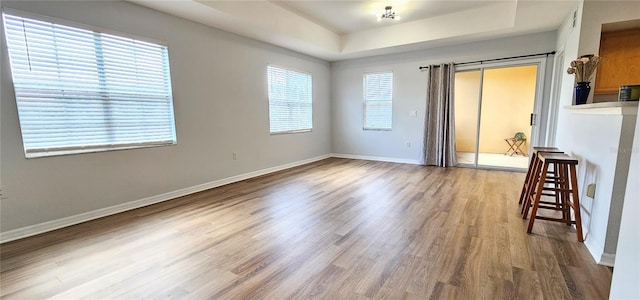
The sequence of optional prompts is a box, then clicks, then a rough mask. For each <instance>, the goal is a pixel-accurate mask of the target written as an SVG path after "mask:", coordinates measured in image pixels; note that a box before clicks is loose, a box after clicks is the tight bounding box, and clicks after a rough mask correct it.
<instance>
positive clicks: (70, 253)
mask: <svg viewBox="0 0 640 300" xmlns="http://www.w3.org/2000/svg"><path fill="white" fill-rule="evenodd" d="M523 179H524V174H521V173H510V172H500V171H488V170H473V169H460V168H449V169H444V168H435V167H423V166H416V165H408V164H395V163H383V162H371V161H359V160H348V159H337V158H332V159H326V160H323V161H319V162H316V163H312V164H308V165H304V166H301V167H297V168H293V169H289V170H285V171H282V172H278V173H274V174H270V175H266V176H262V177H258V178H254V179H251V180H246V181H242V182H238V183H234V184H230V185H227V186H223V187H219V188H216V189H212V190H208V191H205V192H201V193H197V194H194V195H190V196H186V197H182V198H179V199H175V200H172V201H167V202H163V203H160V204H156V205H152V206H148V207H145V208H141V209H137V210H133V211H129V212H125V213H121V214H117V215H113V216H110V217H106V218H102V219H98V220H94V221H91V222H87V223H83V224H79V225H76V226H72V227H68V228H64V229H60V230H57V231H53V232H49V233H45V234H42V235H39V236H35V237H31V238H27V239H23V240H19V241H15V242H11V243H6V244H3V245H2V246H1V249H0V250H1V257H0V258H1V260H0V266H1V274H0V275H1V281H0V284H1V285H0V289H1V292H0V293H1V296H2V297H3V298H13V299H40V298H49V297H51V298H55V299H77V298H92V299H98V298H99V299H114V298H117V299H136V298H179V299H183V298H188V299H202V298H213V299H254V298H256V299H288V298H292V299H300V298H322V299H369V298H370V299H383V298H384V299H401V298H404V299H429V298H431V299H570V298H573V299H606V298H607V296H608V294H609V285H610V282H611V271H610V270H609V269H608V268H607V267H603V266H599V265H597V264H595V262H594V261H593V259H592V258H591V256H590V255H589V253H588V251H587V249H586V248H585V246H584V245H583V244H581V243H578V242H576V238H575V232H574V231H573V230H572V229H571V228H570V227H568V226H566V225H563V224H561V223H555V222H545V221H536V224H535V227H534V234H532V235H527V234H526V232H525V227H526V224H525V221H523V220H522V219H521V218H520V215H519V207H518V204H517V202H518V196H519V193H520V189H521V186H522V181H523ZM587 238H588V237H587Z"/></svg>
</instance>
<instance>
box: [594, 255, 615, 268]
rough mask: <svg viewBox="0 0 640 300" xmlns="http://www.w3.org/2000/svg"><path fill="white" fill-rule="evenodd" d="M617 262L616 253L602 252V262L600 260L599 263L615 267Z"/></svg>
mask: <svg viewBox="0 0 640 300" xmlns="http://www.w3.org/2000/svg"><path fill="white" fill-rule="evenodd" d="M615 262H616V255H615V254H611V253H602V256H601V257H600V262H598V264H599V265H603V266H607V267H613V265H614V263H615Z"/></svg>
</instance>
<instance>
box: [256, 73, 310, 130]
mask: <svg viewBox="0 0 640 300" xmlns="http://www.w3.org/2000/svg"><path fill="white" fill-rule="evenodd" d="M269 68H276V69H281V70H285V71H291V72H296V73H300V74H304V75H308V76H309V83H310V84H311V91H310V93H309V95H310V105H311V106H310V107H311V116H310V118H311V120H310V121H311V122H310V124H311V127H309V128H303V129H293V130H283V131H275V132H272V131H271V97H270V95H269ZM265 73H266V76H267V89H266V90H267V118H268V119H269V135H281V134H295V133H304V132H312V131H313V74H312V73H311V72H307V71H302V70H299V69H295V68H289V67H283V66H281V65H275V64H268V65H267V68H266V72H265Z"/></svg>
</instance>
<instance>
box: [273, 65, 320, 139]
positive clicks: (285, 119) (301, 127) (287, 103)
mask: <svg viewBox="0 0 640 300" xmlns="http://www.w3.org/2000/svg"><path fill="white" fill-rule="evenodd" d="M267 79H268V80H267V81H268V86H269V130H270V132H271V133H285V132H300V131H310V130H311V128H312V126H313V122H312V115H313V113H312V106H313V105H312V99H311V98H312V83H311V82H312V80H311V74H306V73H300V72H296V71H292V70H287V69H282V68H277V67H272V66H268V67H267Z"/></svg>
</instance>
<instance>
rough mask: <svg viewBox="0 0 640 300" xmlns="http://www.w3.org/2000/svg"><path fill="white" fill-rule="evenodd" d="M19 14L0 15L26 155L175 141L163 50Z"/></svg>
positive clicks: (169, 86) (166, 55)
mask: <svg viewBox="0 0 640 300" xmlns="http://www.w3.org/2000/svg"><path fill="white" fill-rule="evenodd" d="M20 15H21V13H20V14H19V15H18V14H15V15H14V14H13V12H11V13H10V14H7V13H3V17H4V26H5V27H4V28H5V35H6V39H7V46H8V49H9V60H10V63H11V73H12V76H13V85H14V89H15V94H16V102H17V107H18V116H19V119H20V129H21V131H22V140H23V145H24V150H25V156H26V157H39V156H50V155H61V154H71V153H81V152H95V151H107V150H114V149H127V148H137V147H149V146H158V145H170V144H175V143H176V134H175V126H174V118H173V99H172V96H171V77H170V75H169V57H168V50H167V47H166V46H162V45H157V44H153V43H149V42H144V41H140V40H136V39H132V38H128V37H122V36H117V35H112V34H107V33H103V32H97V31H94V30H88V29H82V28H77V27H70V26H66V25H62V24H60V23H62V22H64V21H54V22H55V23H53V22H50V21H42V20H36V19H30V18H27V17H23V16H20ZM39 19H40V18H39ZM74 26H76V25H74Z"/></svg>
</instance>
